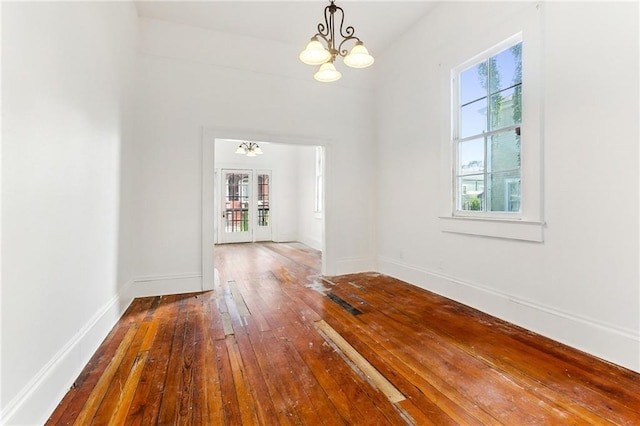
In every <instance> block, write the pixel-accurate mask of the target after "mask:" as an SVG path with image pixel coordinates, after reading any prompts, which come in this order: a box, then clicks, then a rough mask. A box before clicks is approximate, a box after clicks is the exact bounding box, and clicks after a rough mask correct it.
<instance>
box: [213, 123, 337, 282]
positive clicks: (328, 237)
mask: <svg viewBox="0 0 640 426" xmlns="http://www.w3.org/2000/svg"><path fill="white" fill-rule="evenodd" d="M201 137H202V147H201V148H202V169H201V171H202V199H201V200H202V216H201V223H202V232H201V242H202V260H201V262H202V290H203V291H207V290H213V288H214V283H215V279H216V276H215V265H214V256H213V255H214V250H215V248H214V246H215V242H216V239H217V221H216V220H215V217H216V213H215V207H214V205H215V201H214V200H215V197H216V196H217V191H215V187H216V184H217V180H218V179H220V176H217V175H216V170H215V143H216V139H235V140H254V141H265V142H271V143H278V144H285V145H302V146H321V147H323V149H324V172H323V176H324V188H323V189H324V203H323V205H324V212H323V215H322V228H323V233H322V271H321V272H322V274H324V275H335V271H336V260H335V254H334V253H335V248H334V244H333V241H335V238H334V235H333V233H334V231H333V226H331V216H330V212H331V210H332V206H333V202H332V197H331V194H332V192H331V191H332V188H333V182H332V180H331V176H332V175H331V165H332V164H333V161H332V156H331V154H332V149H331V140H330V139H324V138H318V137H314V136H304V135H302V136H300V135H298V136H290V135H282V134H280V135H274V134H272V133H269V132H260V131H256V130H250V129H229V128H220V127H206V126H205V127H203V128H202V134H201Z"/></svg>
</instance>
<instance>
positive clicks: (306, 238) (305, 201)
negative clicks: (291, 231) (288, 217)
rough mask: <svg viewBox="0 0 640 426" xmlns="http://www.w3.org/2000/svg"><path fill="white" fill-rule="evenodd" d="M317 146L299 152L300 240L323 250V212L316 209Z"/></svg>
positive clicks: (298, 214)
mask: <svg viewBox="0 0 640 426" xmlns="http://www.w3.org/2000/svg"><path fill="white" fill-rule="evenodd" d="M315 191H316V148H315V147H305V148H303V149H301V150H300V152H299V153H298V211H297V212H296V216H297V217H298V238H297V239H298V241H300V242H302V243H304V244H306V245H308V246H309V247H313V248H314V249H316V250H322V234H323V226H322V213H319V212H316V211H314V210H315V193H316V192H315Z"/></svg>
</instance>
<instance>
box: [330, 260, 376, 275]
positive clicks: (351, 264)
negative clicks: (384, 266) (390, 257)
mask: <svg viewBox="0 0 640 426" xmlns="http://www.w3.org/2000/svg"><path fill="white" fill-rule="evenodd" d="M374 266H375V265H374V262H373V259H371V258H369V257H352V258H343V259H336V272H335V273H336V275H341V274H354V273H357V272H368V271H373V270H375V268H374Z"/></svg>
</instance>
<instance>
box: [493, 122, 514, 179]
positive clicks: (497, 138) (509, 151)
mask: <svg viewBox="0 0 640 426" xmlns="http://www.w3.org/2000/svg"><path fill="white" fill-rule="evenodd" d="M487 151H488V152H487V161H488V163H489V164H488V166H487V169H488V171H490V172H498V171H503V170H519V169H520V136H518V135H517V134H516V132H515V130H511V131H509V132H503V133H496V134H495V135H492V136H491V137H490V138H489V142H488V146H487Z"/></svg>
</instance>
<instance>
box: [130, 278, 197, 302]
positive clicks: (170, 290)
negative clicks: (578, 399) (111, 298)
mask: <svg viewBox="0 0 640 426" xmlns="http://www.w3.org/2000/svg"><path fill="white" fill-rule="evenodd" d="M200 291H202V273H200V272H196V273H186V274H174V275H159V276H149V277H138V278H136V279H134V280H133V284H132V285H131V287H130V294H129V295H130V296H131V297H132V298H135V297H147V296H162V295H165V294H181V293H195V292H200Z"/></svg>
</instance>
